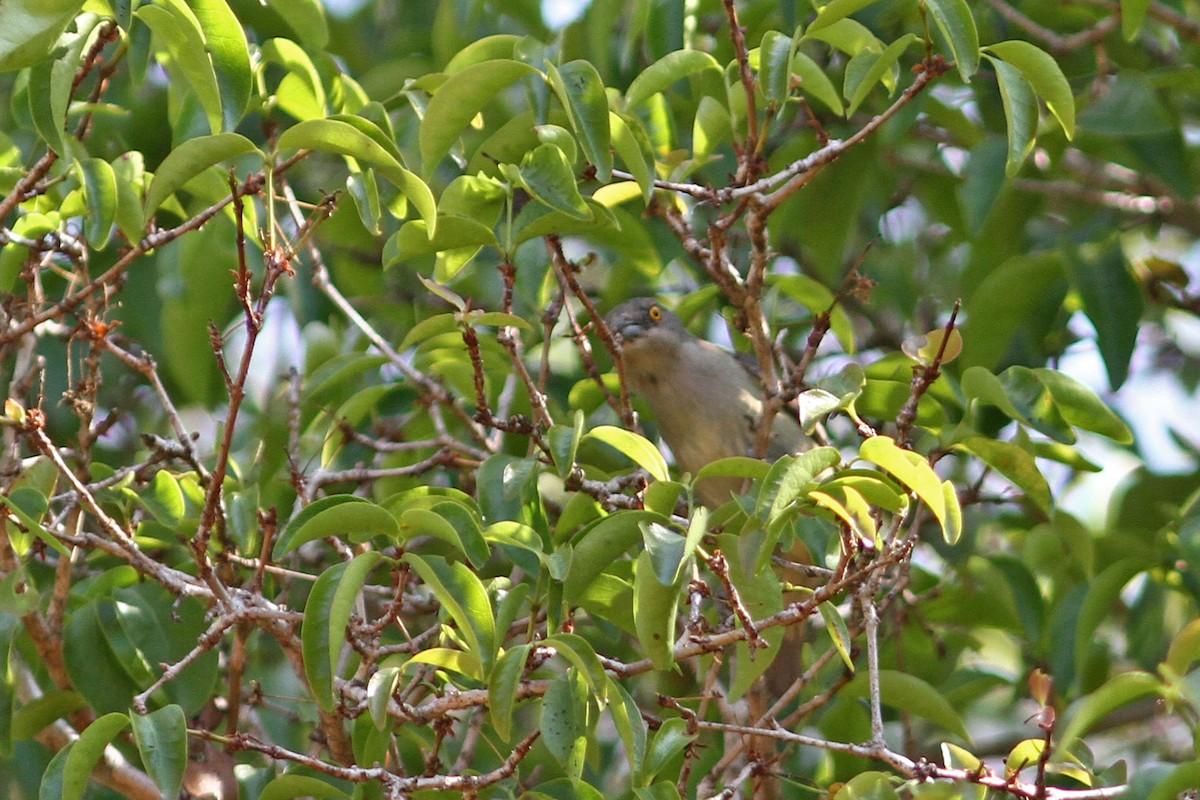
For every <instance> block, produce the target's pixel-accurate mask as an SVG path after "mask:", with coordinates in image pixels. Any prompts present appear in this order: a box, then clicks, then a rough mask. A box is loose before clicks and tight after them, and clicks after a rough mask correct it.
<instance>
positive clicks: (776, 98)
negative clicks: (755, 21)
mask: <svg viewBox="0 0 1200 800" xmlns="http://www.w3.org/2000/svg"><path fill="white" fill-rule="evenodd" d="M795 48H796V43H795V41H794V40H793V39H792V37H791V36H788V35H786V34H783V33H780V32H779V31H767V32H766V33H764V34H763V37H762V44H761V45H760V46H759V48H758V82H759V85H761V87H762V92H763V96H764V97H766V98H767V100H770V101H772V102H775V103H782V102H783V101H784V100H785V99H787V97H788V95H789V94H791V78H792V52H793V51H794V50H795Z"/></svg>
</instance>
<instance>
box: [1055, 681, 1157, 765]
mask: <svg viewBox="0 0 1200 800" xmlns="http://www.w3.org/2000/svg"><path fill="white" fill-rule="evenodd" d="M1161 691H1162V684H1161V683H1160V682H1159V680H1158V678H1156V677H1155V676H1153V675H1150V674H1149V673H1146V672H1123V673H1121V674H1120V675H1116V676H1115V677H1113V678H1112V679H1110V680H1108V681H1106V682H1105V684H1104V685H1103V686H1101V687H1100V688H1099V689H1096V690H1095V691H1093V692H1090V693H1089V694H1088V695H1087V696H1086V697H1084V698H1083V699H1082V700H1080V701H1079V702H1078V703H1076V704H1075V705H1073V706H1072V708H1070V709H1068V717H1067V720H1068V721H1067V724H1066V725H1065V726H1064V728H1063V732H1062V734H1061V735H1060V738H1059V740H1058V743H1057V745H1056V748H1055V750H1056V752H1058V753H1070V752H1071V751H1072V748H1073V747H1074V746H1075V744H1076V743H1077V740H1078V739H1079V737H1080V736H1082V735H1083V734H1085V733H1087V732H1088V731H1089V730H1091V729H1092V727H1093V726H1095V725H1096V723H1098V722H1100V721H1101V720H1102V719H1104V718H1105V717H1106V716H1108V715H1109V714H1111V713H1112V712H1114V711H1116V710H1117V709H1119V708H1123V707H1125V706H1127V705H1129V704H1130V703H1134V702H1136V701H1138V700H1140V699H1142V698H1143V697H1149V696H1151V695H1156V694H1159V693H1160V692H1161Z"/></svg>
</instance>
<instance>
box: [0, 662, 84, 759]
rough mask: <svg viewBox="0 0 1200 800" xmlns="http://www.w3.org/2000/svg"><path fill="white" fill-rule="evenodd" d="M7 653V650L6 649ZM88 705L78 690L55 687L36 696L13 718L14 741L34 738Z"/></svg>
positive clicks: (12, 731)
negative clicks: (54, 723) (46, 728)
mask: <svg viewBox="0 0 1200 800" xmlns="http://www.w3.org/2000/svg"><path fill="white" fill-rule="evenodd" d="M5 652H6V653H7V650H6V651H5ZM87 707H88V703H87V700H85V699H84V698H83V696H82V695H80V694H79V693H78V692H72V691H69V690H67V689H54V690H51V691H48V692H46V693H45V694H44V695H42V696H41V697H37V698H34V699H33V700H30V701H29V702H28V703H26V704H25V705H24V706H22V707H21V708H20V710H18V711H17V712H16V713H15V714H13V718H12V730H11V733H12V738H13V741H18V742H19V741H21V740H22V739H32V738H33V737H34V736H37V735H38V734H39V733H41V732H42V730H43V729H44V728H45V727H46V726H47V725H49V724H50V723H52V722H54V721H55V720H59V719H63V718H64V717H66V716H67V715H68V714H73V713H75V712H76V711H79V710H80V709H84V708H87Z"/></svg>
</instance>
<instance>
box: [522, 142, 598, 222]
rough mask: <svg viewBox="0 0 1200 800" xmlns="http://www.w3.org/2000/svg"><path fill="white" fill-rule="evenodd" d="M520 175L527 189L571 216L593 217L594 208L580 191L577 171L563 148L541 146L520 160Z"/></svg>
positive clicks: (576, 217)
mask: <svg viewBox="0 0 1200 800" xmlns="http://www.w3.org/2000/svg"><path fill="white" fill-rule="evenodd" d="M518 174H519V176H520V182H521V184H522V185H523V186H524V187H525V189H526V190H527V191H528V192H529V193H530V194H531V195H533V196H534V197H535V198H537V199H538V200H539V201H541V202H542V203H543V204H545V205H546V206H548V207H549V208H551V209H553V210H554V211H557V212H559V213H560V214H564V215H566V216H567V217H570V218H572V219H578V220H582V221H590V220H591V218H592V212H591V209H590V208H589V207H588V205H587V204H586V203H584V202H583V196H582V195H580V194H579V187H578V186H577V185H576V182H575V173H574V172H573V171H572V169H571V165H570V164H569V163H568V162H567V158H566V156H565V155H564V154H563V151H562V150H560V149H558V148H557V147H555V146H554V145H552V144H542V145H538V146H537V147H535V148H534V149H533V151H532V152H530V153H528V154H526V156H525V158H524V159H523V160H522V161H521V167H520V170H519V171H518Z"/></svg>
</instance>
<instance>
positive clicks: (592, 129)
mask: <svg viewBox="0 0 1200 800" xmlns="http://www.w3.org/2000/svg"><path fill="white" fill-rule="evenodd" d="M548 69H549V77H550V82H551V85H552V86H554V87H555V89H556V90H557V91H558V92H559V100H560V101H561V102H562V104H563V107H564V108H566V110H567V115H568V116H569V117H570V119H571V127H572V128H574V129H575V135H576V136H578V137H579V141H580V143H581V144H582V145H583V155H584V158H586V159H587V160H588V162H589V163H591V164H592V165H593V166H594V167H595V168H596V179H597V180H599V181H600V182H601V183H608V181H609V180H610V179H611V178H612V168H613V158H612V133H611V130H610V128H609V112H608V95H607V94H606V93H605V91H604V81H603V80H601V79H600V73H599V72H597V71H596V68H595V67H594V66H592V65H591V64H590V63H589V62H587V61H582V60H579V61H571V62H569V63H566V64H563V65H562V66H561V67H559V68H558V69H555V68H554V67H553V65H551V66H550V67H549V68H548Z"/></svg>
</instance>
